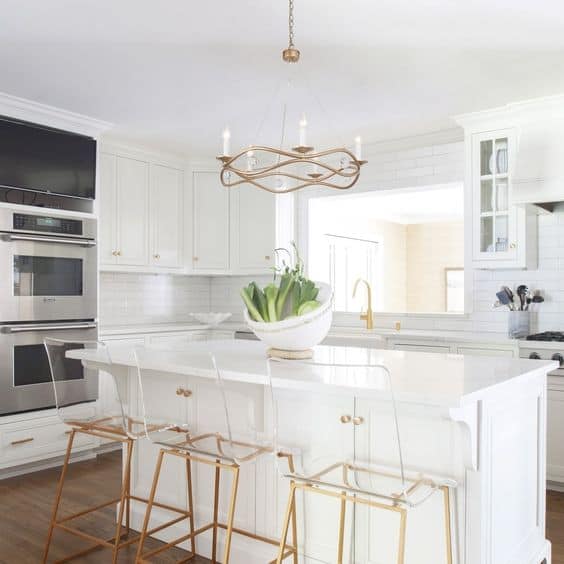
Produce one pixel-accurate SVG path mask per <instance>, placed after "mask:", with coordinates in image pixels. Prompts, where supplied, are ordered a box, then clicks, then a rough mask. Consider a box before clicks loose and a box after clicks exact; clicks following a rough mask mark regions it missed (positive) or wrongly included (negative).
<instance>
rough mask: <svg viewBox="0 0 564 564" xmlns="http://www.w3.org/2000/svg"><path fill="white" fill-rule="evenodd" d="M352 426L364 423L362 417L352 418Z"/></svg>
mask: <svg viewBox="0 0 564 564" xmlns="http://www.w3.org/2000/svg"><path fill="white" fill-rule="evenodd" d="M352 422H353V425H362V424H363V423H364V417H353V419H352Z"/></svg>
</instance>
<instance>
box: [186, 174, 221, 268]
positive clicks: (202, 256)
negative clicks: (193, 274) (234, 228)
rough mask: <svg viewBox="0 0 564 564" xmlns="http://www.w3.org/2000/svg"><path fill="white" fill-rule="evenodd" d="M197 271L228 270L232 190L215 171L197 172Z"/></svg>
mask: <svg viewBox="0 0 564 564" xmlns="http://www.w3.org/2000/svg"><path fill="white" fill-rule="evenodd" d="M193 266H194V270H212V271H213V270H215V271H227V270H228V269H229V190H228V189H226V188H224V187H223V186H222V185H221V183H220V182H219V178H218V174H217V173H216V172H195V173H194V257H193Z"/></svg>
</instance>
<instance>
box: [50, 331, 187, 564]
mask: <svg viewBox="0 0 564 564" xmlns="http://www.w3.org/2000/svg"><path fill="white" fill-rule="evenodd" d="M44 345H45V350H46V354H47V359H48V362H49V367H50V371H51V379H52V382H53V390H54V395H55V405H56V408H57V414H58V416H59V418H60V419H61V421H62V422H63V423H65V424H66V425H67V426H68V427H69V430H68V431H67V433H68V435H69V438H68V443H67V450H66V454H65V458H64V463H63V467H62V470H61V476H60V479H59V484H58V487H57V492H56V497H55V503H54V507H53V513H52V516H51V522H50V525H49V531H48V534H47V542H46V545H45V552H44V556H43V563H44V564H45V563H46V562H47V560H48V556H49V549H50V547H51V542H52V538H53V532H54V531H55V530H56V529H57V530H60V531H64V532H66V533H69V534H71V535H74V536H77V537H80V538H81V539H83V540H85V541H89V543H91V546H89V547H87V548H85V549H83V550H80V551H78V552H75V553H73V554H70V555H68V556H65V557H64V558H62V559H59V560H57V561H56V562H57V563H60V562H61V563H62V562H69V561H71V560H74V559H79V558H80V557H83V556H85V555H87V554H89V553H91V552H93V551H95V550H98V549H102V548H107V549H110V550H111V551H112V560H111V561H112V562H113V563H115V562H117V558H118V554H119V551H120V550H121V549H123V548H124V547H126V546H129V545H131V544H133V543H135V542H137V541H138V540H139V538H140V535H136V536H135V537H133V538H127V537H129V532H130V530H129V522H130V506H131V500H133V499H134V500H136V501H139V502H144V503H147V499H143V498H140V497H136V496H132V495H131V492H130V483H131V475H130V471H131V457H132V453H133V444H134V443H135V441H136V440H137V439H139V438H142V439H144V438H145V427H144V425H143V424H141V421H140V420H135V419H133V418H131V417H129V416H128V415H127V406H126V405H125V404H124V403H123V402H122V400H121V396H120V393H119V387H118V385H117V382H116V380H115V379H114V377H113V375H112V374H111V373H108V372H104V371H102V370H98V371H97V373H98V382H99V385H100V388H105V394H104V395H105V398H106V399H105V403H104V405H102V403H101V401H95V402H82V403H76V392H77V389H80V388H81V387H85V386H87V385H89V384H87V380H86V379H84V378H82V371H83V370H91V371H93V372H95V370H93V369H90V368H88V369H87V368H84V367H83V366H82V363H81V361H80V360H75V359H70V358H67V357H66V353H67V351H69V350H73V349H88V350H91V351H92V353H95V354H96V356H97V357H98V358H100V359H101V360H102V361H103V365H104V366H111V358H110V354H109V351H108V348H107V347H106V345H104V343H101V342H97V341H64V340H60V339H45V340H44ZM88 381H89V382H92V378H89V379H88ZM78 434H85V435H89V436H94V437H98V438H101V439H106V440H110V441H114V442H121V443H122V445H123V447H124V451H125V452H124V456H125V460H124V464H123V470H122V487H121V492H120V496H119V497H117V498H113V499H110V500H108V501H106V502H104V503H101V504H98V505H96V506H94V507H90V508H88V509H83V510H81V511H79V512H77V513H73V514H71V515H65V516H64V517H59V508H60V504H61V498H62V494H63V489H64V484H65V478H66V475H67V470H68V467H69V462H70V457H71V454H72V449H73V445H74V441H75V438H76V435H78ZM85 497H86V498H87V497H88V492H85ZM117 503H119V509H118V512H117V521H116V526H115V533H114V535H113V536H112V537H111V538H107V537H106V538H101V537H98V536H96V535H92V534H89V533H87V532H84V531H83V530H79V529H78V528H76V527H73V526H72V525H71V521H73V520H74V519H76V518H79V517H83V516H85V515H87V514H90V513H93V512H96V511H99V510H100V509H103V508H105V507H108V506H111V505H114V504H117ZM167 509H169V510H171V511H176V512H178V513H180V514H181V517H180V519H184V518H186V517H187V516H189V513H188V511H185V510H177V509H175V508H171V507H167Z"/></svg>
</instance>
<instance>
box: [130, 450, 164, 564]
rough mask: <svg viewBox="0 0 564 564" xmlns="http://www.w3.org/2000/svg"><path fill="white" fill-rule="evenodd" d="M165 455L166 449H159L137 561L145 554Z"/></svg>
mask: <svg viewBox="0 0 564 564" xmlns="http://www.w3.org/2000/svg"><path fill="white" fill-rule="evenodd" d="M164 455H165V450H164V449H162V448H161V449H160V450H159V456H158V458H157V465H156V466H155V473H154V475H153V483H152V485H151V493H150V494H149V499H148V501H147V509H146V510H145V519H144V520H143V529H142V530H141V536H140V537H139V545H138V547H137V556H136V558H135V562H140V561H141V555H142V554H143V545H144V544H145V538H146V537H147V529H148V528H149V520H150V518H151V510H152V508H153V503H154V501H155V495H156V493H157V484H158V483H159V477H160V475H161V467H162V465H163V457H164Z"/></svg>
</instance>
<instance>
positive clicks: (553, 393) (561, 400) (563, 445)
mask: <svg viewBox="0 0 564 564" xmlns="http://www.w3.org/2000/svg"><path fill="white" fill-rule="evenodd" d="M555 379H558V380H559V379H560V377H554V378H551V377H549V386H548V393H547V445H546V446H547V454H546V458H547V466H546V477H547V480H549V481H551V482H557V483H559V484H564V386H562V385H558V386H554V385H551V383H550V381H551V380H555Z"/></svg>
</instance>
